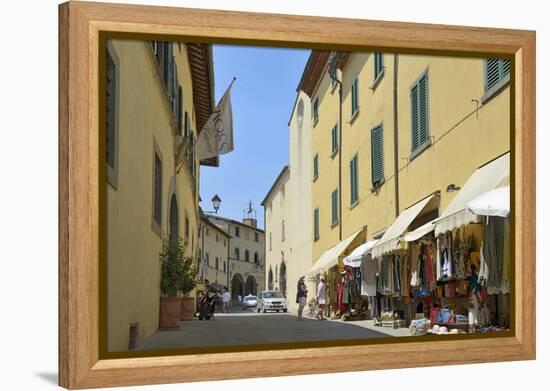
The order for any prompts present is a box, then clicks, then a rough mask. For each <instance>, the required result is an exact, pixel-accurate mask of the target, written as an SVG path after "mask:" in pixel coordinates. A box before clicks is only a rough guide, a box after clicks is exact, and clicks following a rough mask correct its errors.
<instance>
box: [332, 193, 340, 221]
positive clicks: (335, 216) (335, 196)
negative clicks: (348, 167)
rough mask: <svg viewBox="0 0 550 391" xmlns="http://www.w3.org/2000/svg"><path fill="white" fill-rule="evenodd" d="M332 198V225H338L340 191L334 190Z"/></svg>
mask: <svg viewBox="0 0 550 391" xmlns="http://www.w3.org/2000/svg"><path fill="white" fill-rule="evenodd" d="M331 198H332V225H335V224H338V189H336V190H334V191H333V192H332V195H331Z"/></svg>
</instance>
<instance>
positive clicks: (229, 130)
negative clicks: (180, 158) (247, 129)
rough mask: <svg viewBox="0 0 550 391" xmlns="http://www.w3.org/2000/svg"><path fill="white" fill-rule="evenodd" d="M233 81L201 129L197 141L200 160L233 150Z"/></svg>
mask: <svg viewBox="0 0 550 391" xmlns="http://www.w3.org/2000/svg"><path fill="white" fill-rule="evenodd" d="M233 81H235V79H233ZM233 81H232V82H231V84H230V85H229V88H227V91H225V94H223V96H222V99H221V100H220V103H218V105H217V106H216V108H215V109H214V111H213V112H212V114H211V115H210V117H209V118H208V121H206V124H204V127H203V128H202V130H201V133H200V135H199V140H198V141H197V155H198V157H199V160H202V159H208V158H212V157H216V156H219V155H223V154H226V153H228V152H231V151H232V150H233V112H232V109H231V86H232V85H233Z"/></svg>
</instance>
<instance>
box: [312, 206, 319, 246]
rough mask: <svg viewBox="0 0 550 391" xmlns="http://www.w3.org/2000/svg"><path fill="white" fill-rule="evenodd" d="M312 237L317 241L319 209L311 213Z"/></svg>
mask: <svg viewBox="0 0 550 391" xmlns="http://www.w3.org/2000/svg"><path fill="white" fill-rule="evenodd" d="M313 235H314V239H315V240H319V208H315V210H314V211H313Z"/></svg>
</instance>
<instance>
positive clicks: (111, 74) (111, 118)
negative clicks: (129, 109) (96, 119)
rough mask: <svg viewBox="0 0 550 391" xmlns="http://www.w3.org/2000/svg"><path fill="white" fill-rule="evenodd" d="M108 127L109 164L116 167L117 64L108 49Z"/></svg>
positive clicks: (107, 149)
mask: <svg viewBox="0 0 550 391" xmlns="http://www.w3.org/2000/svg"><path fill="white" fill-rule="evenodd" d="M106 87H107V88H106V89H107V115H106V120H107V128H106V137H107V140H106V143H107V144H106V154H107V164H108V165H109V167H111V168H113V169H114V168H115V161H116V159H115V145H116V140H115V137H116V131H115V126H116V65H115V62H114V61H113V58H112V57H111V54H110V53H109V51H107V86H106Z"/></svg>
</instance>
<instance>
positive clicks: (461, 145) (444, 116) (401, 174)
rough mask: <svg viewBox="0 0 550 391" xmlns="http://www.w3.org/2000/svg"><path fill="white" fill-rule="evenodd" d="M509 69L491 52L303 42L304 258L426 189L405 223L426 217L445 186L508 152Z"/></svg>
mask: <svg viewBox="0 0 550 391" xmlns="http://www.w3.org/2000/svg"><path fill="white" fill-rule="evenodd" d="M331 75H332V76H331ZM509 79H510V63H509V62H508V61H506V60H499V59H475V58H456V57H441V56H417V55H395V54H387V53H347V52H332V53H331V52H326V51H312V53H311V56H310V58H309V60H308V63H307V65H306V67H305V70H304V74H303V76H302V80H301V82H300V85H299V87H298V88H299V90H301V91H303V92H305V94H307V96H308V97H309V99H310V104H311V154H310V156H311V159H312V167H313V169H312V172H311V208H312V210H311V214H312V217H313V235H312V253H313V254H312V259H311V262H312V263H314V262H316V261H317V260H318V259H319V258H320V257H321V256H322V255H323V254H324V253H325V252H326V251H327V250H328V249H330V248H331V247H332V246H334V245H336V244H337V243H340V242H342V241H344V240H346V238H350V235H352V234H356V233H357V232H359V233H360V234H361V235H359V236H357V237H355V239H353V243H352V244H351V245H349V246H348V247H349V248H350V249H353V247H355V246H356V245H357V243H355V242H357V241H359V242H361V241H363V240H364V238H365V237H366V238H379V237H380V236H382V234H383V233H384V231H385V230H386V229H387V228H388V227H389V226H390V225H391V224H392V223H393V222H394V221H395V219H396V217H397V216H398V215H399V214H400V213H401V212H402V211H403V210H405V209H406V208H408V207H410V206H411V205H413V204H415V203H417V202H418V201H420V200H422V199H424V198H426V197H427V196H430V195H432V194H435V196H434V197H433V200H432V201H430V203H429V205H427V206H426V207H425V208H424V209H423V212H422V213H421V215H420V216H418V217H417V219H416V220H415V221H414V222H413V224H411V227H410V228H411V229H414V228H416V227H418V226H420V225H422V224H423V223H426V222H428V221H430V220H432V219H434V218H436V217H437V216H438V215H440V214H441V212H442V211H443V210H444V209H445V208H446V206H447V205H448V204H449V203H450V201H451V200H452V199H453V197H454V196H455V195H456V194H457V193H456V192H452V191H447V190H448V189H453V188H460V187H461V186H462V185H463V184H464V183H465V182H466V181H467V180H468V178H469V177H470V176H471V175H472V173H473V172H474V171H475V170H476V169H477V168H478V167H480V166H482V165H484V164H486V163H487V162H490V161H492V160H493V159H496V158H497V157H499V156H501V155H503V154H505V153H507V152H509V151H510V87H509ZM340 86H341V88H342V89H341V91H342V100H341V105H340V97H339V91H340ZM450 185H454V187H453V186H450ZM449 186H450V187H449ZM360 236H363V237H360ZM343 255H345V253H344V254H343ZM341 258H342V257H340V259H341Z"/></svg>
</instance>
